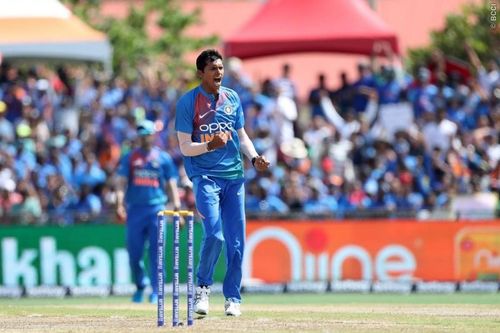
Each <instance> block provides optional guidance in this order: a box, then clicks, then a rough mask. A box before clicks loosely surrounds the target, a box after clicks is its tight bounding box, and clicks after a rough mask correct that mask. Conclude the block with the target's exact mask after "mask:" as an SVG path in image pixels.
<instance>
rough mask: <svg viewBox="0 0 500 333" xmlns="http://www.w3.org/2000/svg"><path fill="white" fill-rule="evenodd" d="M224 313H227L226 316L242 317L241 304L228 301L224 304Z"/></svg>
mask: <svg viewBox="0 0 500 333" xmlns="http://www.w3.org/2000/svg"><path fill="white" fill-rule="evenodd" d="M224 312H225V313H226V316H234V317H239V316H241V310H240V303H236V302H233V301H231V300H226V301H225V302H224Z"/></svg>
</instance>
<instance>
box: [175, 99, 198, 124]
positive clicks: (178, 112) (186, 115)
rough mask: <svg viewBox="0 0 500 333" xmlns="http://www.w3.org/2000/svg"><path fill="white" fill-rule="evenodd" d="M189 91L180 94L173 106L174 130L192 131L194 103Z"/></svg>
mask: <svg viewBox="0 0 500 333" xmlns="http://www.w3.org/2000/svg"><path fill="white" fill-rule="evenodd" d="M191 96H192V94H191V92H189V93H187V94H185V95H184V96H182V98H181V99H180V100H179V101H178V102H177V105H176V107H175V130H176V131H177V132H183V133H193V112H194V105H193V101H192V98H191Z"/></svg>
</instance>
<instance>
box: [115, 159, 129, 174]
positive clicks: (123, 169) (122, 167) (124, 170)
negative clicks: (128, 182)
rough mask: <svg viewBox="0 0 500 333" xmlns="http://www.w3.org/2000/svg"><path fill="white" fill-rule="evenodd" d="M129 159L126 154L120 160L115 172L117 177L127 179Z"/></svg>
mask: <svg viewBox="0 0 500 333" xmlns="http://www.w3.org/2000/svg"><path fill="white" fill-rule="evenodd" d="M129 159H130V153H127V154H125V155H123V156H122V157H121V158H120V162H119V163H118V170H117V173H118V175H119V176H122V177H127V178H128V177H129V175H130V162H129Z"/></svg>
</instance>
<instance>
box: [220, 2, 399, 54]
mask: <svg viewBox="0 0 500 333" xmlns="http://www.w3.org/2000/svg"><path fill="white" fill-rule="evenodd" d="M376 43H388V45H390V47H391V49H392V50H393V52H396V53H398V51H399V50H398V42H397V38H396V34H395V33H394V31H392V30H391V29H390V28H389V27H388V26H387V25H386V24H385V23H384V22H383V21H382V20H381V19H380V18H379V17H378V16H377V15H376V14H375V12H373V11H372V10H371V9H370V8H369V7H368V5H367V4H366V2H365V0H313V1H307V0H268V2H267V3H266V4H264V5H263V6H262V8H261V9H260V11H258V12H257V14H256V15H255V16H254V17H253V18H252V19H251V20H250V21H249V22H247V23H246V24H245V25H244V26H243V27H242V28H241V29H240V30H239V31H237V32H236V33H235V34H234V35H232V36H230V37H229V38H228V39H227V40H226V41H225V45H224V48H225V55H226V56H235V57H239V58H242V59H245V58H255V57H262V56H268V55H275V54H284V53H298V52H337V53H352V54H364V55H369V54H371V53H372V51H373V50H374V45H375V44H376Z"/></svg>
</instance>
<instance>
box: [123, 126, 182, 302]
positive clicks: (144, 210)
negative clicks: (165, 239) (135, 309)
mask: <svg viewBox="0 0 500 333" xmlns="http://www.w3.org/2000/svg"><path fill="white" fill-rule="evenodd" d="M155 132H156V131H155V126H154V123H153V122H152V121H149V120H145V121H143V122H141V123H140V124H139V125H138V127H137V135H138V137H139V142H140V144H139V147H137V148H135V149H132V150H131V151H130V152H128V153H127V154H125V155H124V156H123V157H122V158H121V160H120V162H119V165H118V170H117V173H118V176H119V178H118V190H117V207H116V209H117V210H116V213H117V216H118V218H119V219H120V220H122V221H125V220H126V223H127V230H126V243H127V250H128V253H129V263H130V269H131V272H132V276H133V279H134V283H135V285H136V287H137V290H136V292H135V293H134V295H133V296H132V301H133V302H135V303H140V302H142V300H143V294H144V288H145V287H146V285H147V282H148V279H147V278H146V276H145V273H144V269H143V265H142V257H143V253H144V248H145V244H148V250H149V252H148V257H149V281H150V282H151V283H150V285H151V288H152V293H151V295H150V296H149V301H150V302H151V303H156V302H157V301H158V290H157V289H158V281H157V274H156V267H157V258H158V256H157V233H158V224H157V218H156V215H157V213H158V212H159V211H160V210H163V209H165V205H166V204H167V201H168V199H170V200H171V201H172V204H173V208H174V209H176V210H178V209H180V205H181V202H180V198H179V193H178V190H177V178H178V175H177V169H176V167H175V165H174V163H173V161H172V158H171V157H170V155H169V154H168V153H167V152H165V151H162V150H161V149H160V148H159V147H156V146H155V145H154V140H155ZM167 194H168V195H167Z"/></svg>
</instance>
